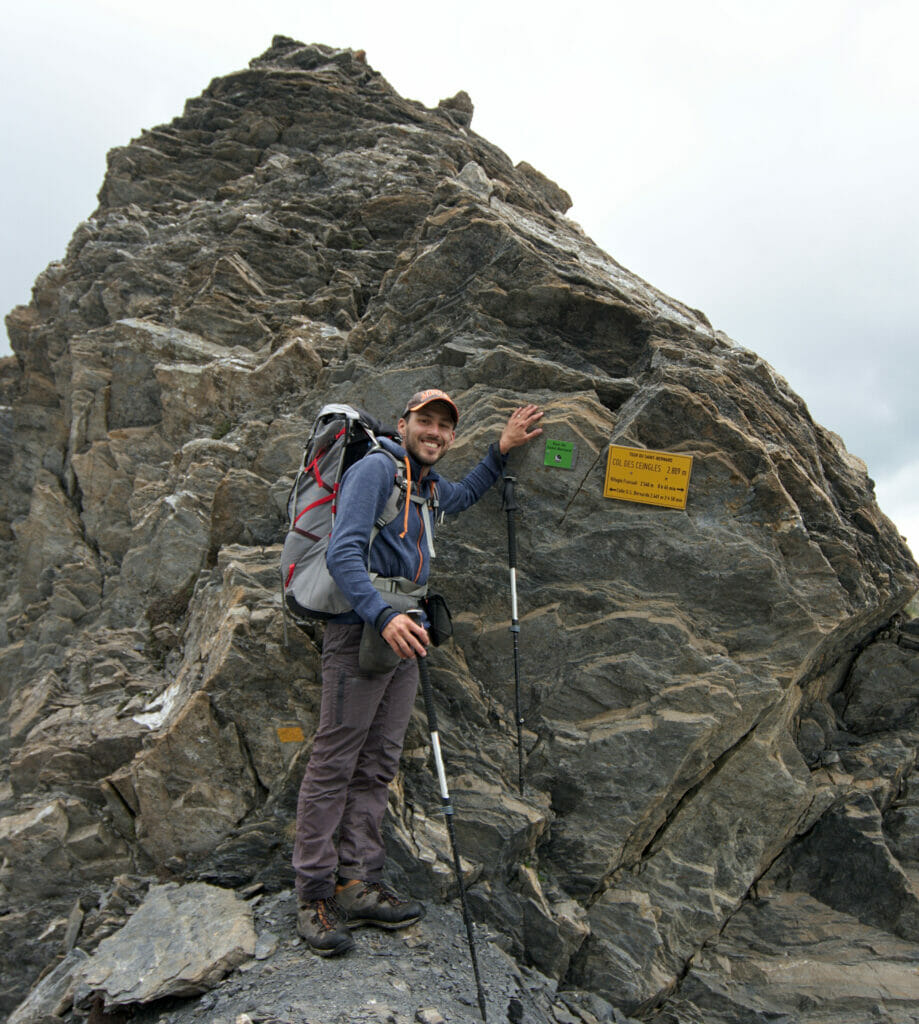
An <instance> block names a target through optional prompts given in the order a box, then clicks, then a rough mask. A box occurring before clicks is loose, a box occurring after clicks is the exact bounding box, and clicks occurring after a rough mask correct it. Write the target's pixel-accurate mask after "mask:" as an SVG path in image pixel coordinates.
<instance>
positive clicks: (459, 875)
mask: <svg viewBox="0 0 919 1024" xmlns="http://www.w3.org/2000/svg"><path fill="white" fill-rule="evenodd" d="M409 614H412V613H411V612H410V613H409ZM415 614H416V615H417V614H418V613H417V612H416V613H415ZM417 661H418V675H419V677H420V679H421V693H422V695H423V696H424V710H425V713H426V714H427V716H428V730H429V731H430V733H431V749H432V750H433V751H434V766H435V768H436V770H437V782H438V784H439V785H440V801H441V804H442V810H443V812H444V819H445V821H446V823H447V834H448V835H449V837H450V849H451V851H452V853H453V870H454V872H455V873H456V884H457V885H458V886H459V894H460V904H461V906H462V908H463V922H464V924H465V925H466V939H467V941H468V943H469V957H470V959H471V960H472V973H473V974H474V975H475V987H476V991H477V993H478V998H479V1010H480V1011H481V1014H482V1020H483V1021H486V1022H487V1020H488V1018H487V1017H486V1015H485V992H484V991H483V989H482V979H481V978H480V977H479V961H478V958H477V957H476V953H475V937H474V936H473V934H472V919H471V918H470V916H469V904H468V903H467V902H466V886H465V884H464V883H463V869H462V865H461V864H460V855H459V848H458V846H457V845H456V831H455V830H454V828H453V805H452V804H451V803H450V792H449V790H448V789H447V774H446V772H445V771H444V759H443V756H442V754H441V752H440V734H439V733H438V731H437V713H436V712H435V710H434V692H433V690H432V689H431V677H430V675H429V673H428V664H427V661H428V659H427V658H418V659H417Z"/></svg>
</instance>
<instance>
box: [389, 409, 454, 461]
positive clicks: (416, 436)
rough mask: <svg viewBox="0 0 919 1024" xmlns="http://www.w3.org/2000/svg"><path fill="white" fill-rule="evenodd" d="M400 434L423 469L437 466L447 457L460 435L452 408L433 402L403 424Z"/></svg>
mask: <svg viewBox="0 0 919 1024" xmlns="http://www.w3.org/2000/svg"><path fill="white" fill-rule="evenodd" d="M399 433H400V434H401V435H402V443H403V445H404V446H405V450H406V451H407V452H408V453H409V455H411V456H412V457H413V458H414V459H415V461H416V462H420V463H421V465H422V466H433V465H434V463H435V462H437V460H438V459H441V458H442V457H443V456H444V455H446V454H447V451H448V450H449V448H450V445H451V444H453V439H454V437H456V433H455V431H454V428H453V416H452V415H451V412H450V406H448V405H447V404H446V403H444V402H431V404H430V405H426V406H424V407H423V408H421V409H418V410H416V411H415V412H410V413H409V414H408V419H405V418H404V417H403V418H402V419H401V420H399Z"/></svg>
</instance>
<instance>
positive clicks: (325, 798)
mask: <svg viewBox="0 0 919 1024" xmlns="http://www.w3.org/2000/svg"><path fill="white" fill-rule="evenodd" d="M361 628H362V627H361V626H359V625H345V624H341V623H329V624H328V625H327V626H326V631H325V637H324V640H323V645H322V702H321V706H320V712H319V726H318V728H317V730H316V736H315V738H314V740H313V750H312V753H311V755H310V760H309V764H308V765H307V768H306V771H305V773H304V775H303V781H302V783H301V786H300V794H299V797H298V800H297V822H296V833H295V837H294V851H293V867H294V872H295V873H296V887H297V893H298V895H299V896H300V898H301V899H321V898H323V897H325V896H331V895H332V894H333V893H334V890H335V874H336V869H337V866H338V855H337V853H336V850H335V842H334V840H335V834H336V832H337V831H338V828H339V825H340V823H341V818H342V814H343V812H344V809H345V805H346V802H347V798H348V787H349V785H350V783H351V779H352V776H353V774H354V771H355V767H356V765H357V763H358V759H359V757H360V754H361V749H362V747H363V746H364V743H365V741H366V739H367V735H368V732H369V731H370V728H371V725H372V724H373V721H374V719H375V717H376V714H377V709H378V707H379V704H380V702H381V700H382V699H383V698H384V696H385V693H386V689H387V686H388V684H389V681H390V679H391V678H392V676H393V674H394V673H393V672H389V673H384V674H381V675H369V674H367V673H364V672H361V671H360V669H359V668H358V664H357V656H358V648H359V644H360V635H361Z"/></svg>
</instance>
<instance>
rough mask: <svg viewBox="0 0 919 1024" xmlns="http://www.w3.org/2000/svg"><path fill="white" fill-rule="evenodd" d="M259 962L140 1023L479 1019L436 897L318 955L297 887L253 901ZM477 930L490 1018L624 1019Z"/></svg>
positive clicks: (546, 1022) (460, 931)
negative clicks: (399, 921) (396, 925)
mask: <svg viewBox="0 0 919 1024" xmlns="http://www.w3.org/2000/svg"><path fill="white" fill-rule="evenodd" d="M255 919H256V929H257V932H258V936H259V948H258V949H257V951H256V959H255V960H253V961H250V962H249V963H248V964H244V965H243V966H242V967H241V968H240V969H239V970H237V971H234V972H232V973H231V974H230V975H228V976H227V977H226V978H225V979H224V980H223V981H222V982H221V983H220V985H218V986H217V987H216V988H215V989H212V990H211V991H210V992H207V993H205V994H204V995H202V996H199V997H198V998H193V999H183V1000H179V999H172V1000H168V1001H161V1002H159V1003H157V1004H155V1005H150V1006H147V1007H145V1008H142V1009H139V1010H137V1011H136V1012H135V1014H134V1016H133V1017H132V1022H134V1024H201V1022H203V1021H207V1022H208V1024H282V1022H283V1024H358V1022H366V1024H412V1022H421V1024H440V1022H447V1024H475V1022H479V1021H481V1019H482V1017H481V1013H480V1011H479V1006H478V999H477V990H476V984H475V978H474V975H473V971H472V964H471V960H470V955H469V946H468V943H467V940H466V931H465V927H464V925H463V919H462V915H461V914H460V912H459V909H458V904H457V905H456V906H455V907H454V906H448V905H441V904H434V903H429V904H428V906H427V914H426V916H425V917H424V918H423V919H422V920H421V921H419V922H418V923H417V924H415V925H412V926H411V927H409V928H406V929H403V930H401V931H397V932H386V931H382V930H380V929H376V928H369V927H365V928H359V929H356V930H355V932H354V937H355V942H356V948H355V949H354V950H352V951H351V952H350V953H348V954H347V955H345V956H342V957H333V958H324V957H318V956H314V955H313V954H312V953H311V952H310V951H309V950H308V948H307V947H306V945H305V944H304V943H303V941H302V940H301V939H300V938H299V937H298V936H297V934H296V898H295V896H294V893H293V892H292V891H287V892H282V893H279V894H275V895H272V896H265V897H263V898H261V899H260V900H259V901H258V903H257V905H256V907H255ZM493 938H494V936H493V935H491V934H490V933H489V932H488V930H487V929H486V928H484V927H482V926H478V925H477V926H475V945H476V953H477V958H478V962H479V972H480V975H481V979H482V984H483V989H484V992H485V1000H486V1011H487V1020H488V1021H489V1022H502V1021H507V1020H510V1021H513V1022H515V1024H516V1022H525V1024H582V1022H584V1024H593V1022H594V1021H617V1020H618V1021H622V1020H624V1019H625V1018H623V1017H621V1015H619V1014H618V1013H617V1012H616V1011H614V1010H613V1009H612V1007H610V1006H609V1005H608V1004H605V1003H603V1001H602V1000H596V999H592V998H591V997H582V998H581V1000H580V1003H579V1002H578V997H577V996H575V995H574V994H567V993H566V994H564V996H562V995H561V994H558V993H557V992H556V989H555V984H554V983H553V982H552V981H550V980H549V979H548V978H546V977H544V976H543V975H541V974H539V973H537V972H530V971H528V970H527V969H525V968H521V967H520V966H519V965H518V964H517V963H516V962H515V961H514V960H513V959H512V958H511V957H509V956H507V955H506V954H505V953H504V952H503V951H502V950H501V949H500V948H499V947H498V946H497V945H496V944H495V943H494V942H493V941H492V939H493Z"/></svg>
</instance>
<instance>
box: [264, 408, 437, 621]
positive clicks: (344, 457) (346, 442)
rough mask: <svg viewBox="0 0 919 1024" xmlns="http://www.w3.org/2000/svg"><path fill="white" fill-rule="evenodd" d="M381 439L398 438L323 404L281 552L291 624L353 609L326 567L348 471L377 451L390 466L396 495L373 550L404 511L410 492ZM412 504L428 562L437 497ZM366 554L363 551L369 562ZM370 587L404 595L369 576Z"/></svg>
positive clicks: (291, 500) (353, 412)
mask: <svg viewBox="0 0 919 1024" xmlns="http://www.w3.org/2000/svg"><path fill="white" fill-rule="evenodd" d="M379 437H390V438H395V437H398V435H397V434H396V433H395V432H394V431H391V430H387V429H386V428H385V427H383V425H382V424H381V423H380V422H379V421H378V420H376V419H374V417H373V416H371V415H369V413H366V412H364V411H363V410H362V409H356V408H354V407H353V406H350V405H325V406H323V407H322V409H320V410H319V414H318V415H317V417H316V419H315V421H314V423H313V428H312V430H311V431H310V436H309V438H308V440H307V442H306V447H305V448H304V451H303V458H302V460H301V462H300V469H299V471H298V473H297V477H296V479H295V480H294V483H293V486H292V487H291V489H290V494H289V496H288V499H287V514H288V520H289V524H288V530H287V536H286V537H285V539H284V546H283V548H282V550H281V589H282V593H283V598H284V607H285V611H286V612H288V613H289V614H290V615H291V616H292V617H293V619H294V621H297V622H303V621H308V620H311V619H328V618H331V617H332V616H334V615H340V614H341V613H342V612H346V611H348V610H349V609H350V607H351V605H350V603H349V601H348V599H347V598H346V597H345V595H344V594H343V593H342V591H341V590H340V588H339V587H338V584H337V583H336V582H335V581H334V580H333V579H332V577H331V575H330V574H329V570H328V569H327V568H326V564H325V556H326V551H327V550H328V547H329V540H330V538H331V535H332V529H333V527H334V525H335V515H336V511H337V501H338V491H339V487H340V485H341V478H342V476H344V474H345V471H346V470H347V469H349V468H350V467H351V466H353V465H354V463H355V462H357V461H358V459H361V458H363V457H364V456H365V455H369V454H370V453H371V452H382V453H383V454H384V455H386V457H387V458H389V459H391V460H392V463H393V490H392V493H391V494H390V496H389V499H388V500H387V502H386V506H385V508H384V509H383V512H382V514H381V515H380V517H379V519H378V520H377V521H376V523H375V524H374V528H373V531H372V533H371V536H370V545H372V544H373V541H374V540H375V538H376V535H377V534H378V533H379V531H380V530H381V529H382V528H383V527H384V526H385V525H386V524H387V523H389V522H391V521H392V520H393V519H395V518H396V516H397V515H398V514H399V511H400V509H401V508H402V507H404V504H405V497H406V492H407V490H408V488H407V486H406V482H405V467H404V466H403V465H402V464H401V463H400V461H399V460H398V459H397V458H396V457H395V455H393V454H392V453H391V452H389V451H387V450H386V449H385V448H384V447H383V446H382V445H381V444H380V442H379V440H378V438H379ZM411 500H412V501H413V502H415V503H417V504H419V505H421V506H422V509H421V511H422V515H423V516H424V517H425V520H426V527H427V528H426V530H425V533H426V535H427V537H428V543H429V551H430V554H431V555H433V554H434V550H433V546H431V540H430V538H431V537H432V536H433V531H432V530H431V528H430V515H431V508H432V506H436V497H434V498H433V499H429V500H426V499H424V498H421V497H419V496H416V495H414V494H412V496H411ZM369 550H370V548H369V546H368V557H369ZM371 580H372V581H373V584H374V586H375V587H377V588H378V589H380V590H382V591H387V592H398V591H400V589H401V586H400V584H401V582H402V581H400V580H388V579H384V578H382V577H377V576H375V575H374V574H371ZM405 582H408V581H405ZM425 589H426V588H415V593H414V594H413V596H414V597H421V596H423V595H424V592H425Z"/></svg>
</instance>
